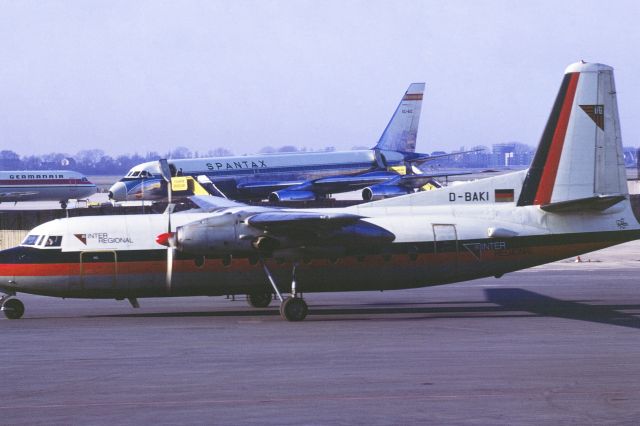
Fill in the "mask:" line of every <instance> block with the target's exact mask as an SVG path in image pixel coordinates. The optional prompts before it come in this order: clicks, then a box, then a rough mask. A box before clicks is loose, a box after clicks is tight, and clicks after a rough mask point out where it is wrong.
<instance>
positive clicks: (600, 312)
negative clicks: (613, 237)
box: [484, 288, 640, 329]
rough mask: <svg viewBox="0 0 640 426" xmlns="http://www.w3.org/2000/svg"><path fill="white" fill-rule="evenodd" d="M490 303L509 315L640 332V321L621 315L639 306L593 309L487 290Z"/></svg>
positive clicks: (513, 290)
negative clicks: (569, 320)
mask: <svg viewBox="0 0 640 426" xmlns="http://www.w3.org/2000/svg"><path fill="white" fill-rule="evenodd" d="M484 292H485V294H486V296H487V301H489V302H491V303H495V304H496V305H499V306H500V307H502V308H503V309H505V310H508V311H526V312H530V313H532V314H536V315H540V316H545V317H556V318H565V319H574V320H579V321H589V322H595V323H600V324H609V325H617V326H621V327H629V328H636V329H640V318H639V317H637V316H635V315H630V314H626V313H623V312H620V311H619V310H620V309H639V308H640V306H638V305H615V306H608V305H590V304H586V303H578V302H571V301H566V300H560V299H554V298H553V297H549V296H545V295H543V294H539V293H534V292H533V291H528V290H522V289H519V288H500V289H498V288H491V289H485V290H484Z"/></svg>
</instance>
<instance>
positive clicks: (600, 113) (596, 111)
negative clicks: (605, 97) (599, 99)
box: [580, 105, 604, 130]
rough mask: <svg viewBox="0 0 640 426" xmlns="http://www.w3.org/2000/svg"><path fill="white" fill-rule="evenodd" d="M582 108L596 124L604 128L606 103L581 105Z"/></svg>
mask: <svg viewBox="0 0 640 426" xmlns="http://www.w3.org/2000/svg"><path fill="white" fill-rule="evenodd" d="M580 108H582V110H583V111H584V112H586V113H587V115H588V116H589V117H590V118H591V119H592V120H593V122H594V123H596V126H598V127H600V129H601V130H604V105H580Z"/></svg>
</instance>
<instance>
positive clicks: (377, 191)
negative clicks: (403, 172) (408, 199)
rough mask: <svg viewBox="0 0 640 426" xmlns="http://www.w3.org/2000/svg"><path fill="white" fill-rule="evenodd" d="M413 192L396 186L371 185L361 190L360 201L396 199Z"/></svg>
mask: <svg viewBox="0 0 640 426" xmlns="http://www.w3.org/2000/svg"><path fill="white" fill-rule="evenodd" d="M412 192H413V190H411V189H410V188H405V187H404V186H397V185H371V186H368V187H366V188H364V189H363V190H362V199H363V200H365V201H375V200H382V199H384V198H390V197H397V196H399V195H407V194H411V193H412Z"/></svg>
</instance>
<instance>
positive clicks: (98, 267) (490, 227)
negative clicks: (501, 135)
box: [0, 62, 640, 321]
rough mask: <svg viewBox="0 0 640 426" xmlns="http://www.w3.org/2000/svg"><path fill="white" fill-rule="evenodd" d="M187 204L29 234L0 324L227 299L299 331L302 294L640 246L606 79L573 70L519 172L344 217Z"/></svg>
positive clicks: (2, 272) (3, 256)
mask: <svg viewBox="0 0 640 426" xmlns="http://www.w3.org/2000/svg"><path fill="white" fill-rule="evenodd" d="M194 201H196V203H198V204H199V205H200V207H201V209H199V210H196V211H189V212H184V213H175V214H170V213H166V214H163V215H159V214H156V215H133V216H104V217H99V218H96V217H76V218H69V219H59V220H55V221H52V222H48V223H45V224H43V225H41V226H38V227H36V228H35V229H33V231H31V233H30V234H29V235H28V236H27V237H26V239H25V240H24V242H23V243H22V244H21V245H20V246H17V247H14V248H11V249H8V250H4V251H2V252H0V290H2V291H3V292H4V293H5V294H6V296H5V297H4V298H3V304H2V309H3V310H4V313H5V315H6V316H7V317H9V318H19V317H21V316H22V314H23V312H24V306H23V304H22V303H21V302H20V301H19V300H18V299H16V298H15V297H14V296H15V294H16V293H18V292H24V293H33V294H40V295H48V296H54V297H78V298H115V299H125V298H127V299H129V300H130V301H131V303H132V305H133V306H137V298H140V297H160V296H167V297H170V296H195V295H209V296H212V295H225V294H247V295H249V301H250V303H252V304H253V305H254V306H267V305H268V304H269V303H270V301H271V299H272V295H273V294H276V295H277V296H278V297H279V298H280V299H281V301H282V303H281V305H280V312H281V315H282V316H283V318H285V319H287V320H290V321H299V320H302V319H304V318H305V317H306V315H307V311H308V308H307V304H306V302H305V301H304V300H303V299H302V297H301V294H302V293H305V294H309V293H313V292H328V291H356V290H357V291H362V290H391V289H401V288H413V287H423V286H431V285H440V284H446V283H452V282H458V281H465V280H472V279H475V278H481V277H488V276H496V277H500V276H501V275H503V274H505V273H508V272H512V271H516V270H520V269H524V268H528V267H531V266H535V265H540V264H544V263H548V262H553V261H555V260H559V259H564V258H567V257H571V256H576V255H579V254H582V253H585V252H589V251H592V250H597V249H601V248H604V247H608V246H612V245H615V244H620V243H623V242H626V241H630V240H634V239H637V238H640V225H639V224H638V221H637V220H636V218H635V216H634V214H633V212H632V210H631V206H630V202H629V196H628V192H627V183H626V178H625V169H624V161H623V154H622V140H621V137H620V124H619V119H618V110H617V102H616V90H615V87H614V80H613V69H612V68H611V67H609V66H606V65H601V64H592V63H583V62H580V63H576V64H573V65H570V66H569V67H568V68H567V70H566V72H565V75H564V79H563V80H562V85H561V87H560V91H559V93H558V96H557V99H556V101H555V104H554V105H553V109H552V112H551V115H550V117H549V120H548V122H547V125H546V128H545V129H544V132H543V135H542V138H541V141H540V145H539V147H538V151H537V153H536V156H535V159H534V161H533V163H532V166H531V168H529V169H528V170H525V171H522V172H515V173H511V174H507V175H502V176H497V177H493V178H487V179H483V180H478V181H474V182H468V183H465V184H461V185H458V186H455V187H449V188H442V189H438V190H433V191H427V192H420V193H415V194H411V195H407V196H402V197H398V198H392V199H387V200H382V201H376V202H372V203H367V204H362V205H358V206H353V207H349V208H344V209H302V210H286V209H277V208H265V207H255V206H247V205H244V204H240V203H236V202H233V201H228V200H224V199H217V198H215V197H195V198H194ZM167 246H168V247H167ZM283 292H287V293H289V297H287V298H286V299H284V298H283V297H282V293H283Z"/></svg>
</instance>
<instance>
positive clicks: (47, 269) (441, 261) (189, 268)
mask: <svg viewBox="0 0 640 426" xmlns="http://www.w3.org/2000/svg"><path fill="white" fill-rule="evenodd" d="M620 242H621V241H618V240H616V241H599V242H584V243H574V244H568V245H560V246H558V245H551V246H549V245H539V246H534V247H524V248H518V249H513V250H510V249H507V250H495V251H494V250H487V251H484V252H482V253H481V254H480V258H478V257H477V256H476V255H473V254H472V253H470V252H468V251H466V250H462V249H461V251H459V252H458V253H456V252H445V253H421V254H419V255H417V256H416V258H415V259H411V258H410V256H409V255H408V254H401V255H398V254H396V255H393V256H391V257H385V256H382V255H368V256H365V257H364V258H363V259H362V260H359V259H358V258H356V257H353V256H349V257H345V258H340V259H339V260H338V261H337V262H334V261H330V260H327V259H318V260H313V261H311V263H310V264H306V263H302V264H301V265H300V267H301V268H305V267H311V268H312V269H323V268H332V267H334V265H335V267H337V268H345V269H346V268H349V269H353V268H361V267H366V268H371V267H377V266H378V267H379V266H381V265H388V266H393V267H396V268H399V269H398V270H399V271H402V269H403V268H410V267H413V266H418V265H422V266H424V265H427V266H428V265H437V266H447V265H449V266H451V267H457V268H459V269H460V273H462V274H464V268H465V265H469V267H471V268H473V267H475V266H477V265H478V262H479V261H480V262H482V263H485V262H486V263H487V265H490V264H491V263H494V262H500V263H504V262H509V263H513V262H515V263H518V262H526V263H528V264H530V265H535V264H542V263H547V262H550V261H553V260H557V259H562V258H566V257H569V256H573V255H576V254H579V253H586V252H590V251H593V250H598V249H601V248H604V247H609V246H611V245H614V244H618V243H620ZM269 263H270V265H269V267H270V268H271V269H272V270H274V271H276V270H278V269H281V268H285V269H287V270H289V269H290V268H291V266H290V264H288V263H283V264H279V263H277V262H269ZM166 268H167V264H166V262H165V261H164V260H152V261H131V262H117V264H116V265H114V263H113V262H96V263H91V262H88V263H84V264H81V263H31V264H0V276H2V277H11V276H13V277H16V278H19V277H44V276H51V277H55V276H79V275H83V276H104V275H111V274H114V272H115V274H116V276H117V275H128V274H139V275H144V274H150V273H152V274H153V273H155V274H157V273H163V272H165V271H166ZM256 268H261V266H260V264H259V263H249V261H248V260H247V259H233V260H232V262H231V264H230V265H228V266H227V265H224V264H223V262H222V260H221V259H207V260H206V262H205V264H204V265H202V266H198V265H196V263H195V261H194V259H183V260H176V261H175V262H174V266H173V272H174V273H190V272H200V273H202V272H207V273H225V272H245V271H247V272H248V271H251V270H253V269H256Z"/></svg>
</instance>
